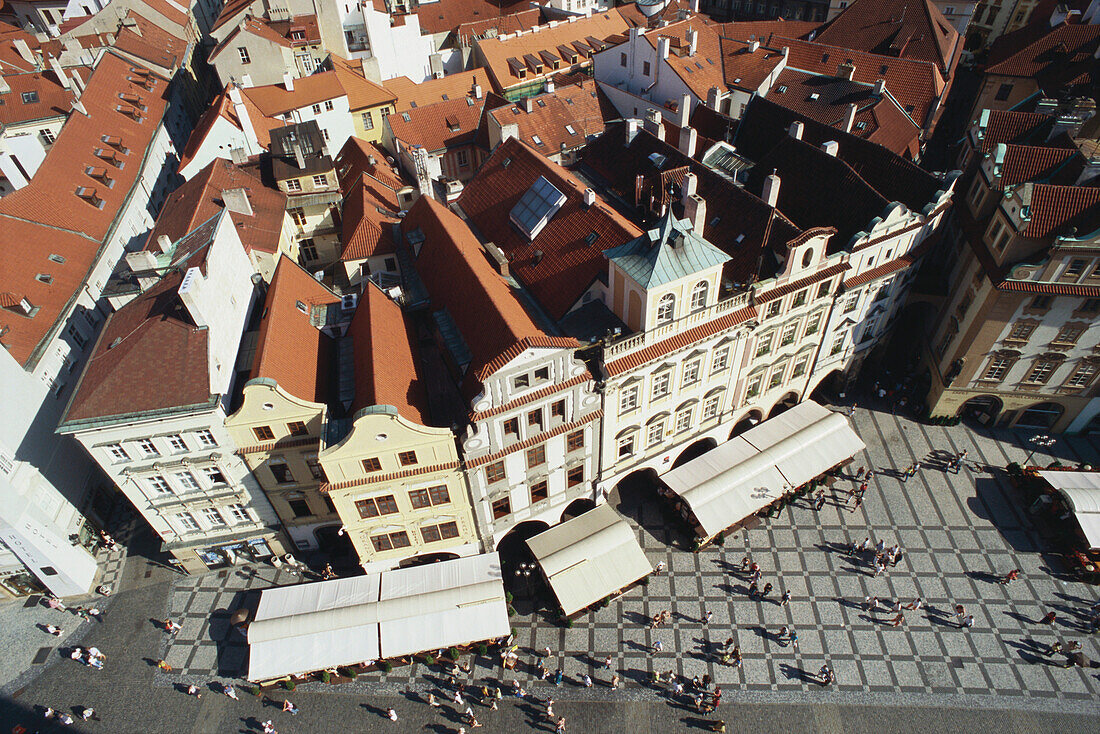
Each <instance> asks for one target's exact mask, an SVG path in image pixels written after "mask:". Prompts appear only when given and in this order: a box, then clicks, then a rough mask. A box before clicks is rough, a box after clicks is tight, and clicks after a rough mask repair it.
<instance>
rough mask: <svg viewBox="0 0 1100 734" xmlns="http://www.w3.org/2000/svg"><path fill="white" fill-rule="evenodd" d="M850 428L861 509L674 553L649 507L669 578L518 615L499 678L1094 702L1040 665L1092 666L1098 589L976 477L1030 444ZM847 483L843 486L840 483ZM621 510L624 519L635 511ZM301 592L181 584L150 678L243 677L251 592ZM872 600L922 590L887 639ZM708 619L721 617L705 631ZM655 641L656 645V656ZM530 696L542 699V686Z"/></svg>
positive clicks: (954, 432) (1012, 500) (810, 514)
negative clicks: (570, 614)
mask: <svg viewBox="0 0 1100 734" xmlns="http://www.w3.org/2000/svg"><path fill="white" fill-rule="evenodd" d="M854 421H855V424H856V428H857V430H858V432H859V434H860V435H861V437H862V438H863V440H864V442H865V443H866V444H867V450H866V452H865V453H864V454H863V455H861V456H859V457H856V459H855V461H854V462H853V464H852V466H853V467H856V466H859V465H864V466H869V467H875V468H876V470H878V471H879V473H878V474H877V475H876V476H875V478H874V479H873V480H872V482H871V488H870V490H869V491H868V492H867V495H866V499H865V502H864V504H863V506H862V507H861V508H860V509H859V510H857V511H856V512H849V511H848V510H847V509H845V508H844V507H843V506H842V503H843V500H844V495H843V492H841V493H837V494H835V495H832V496H830V497H829V501H828V502H827V504H826V506H825V507H824V508H823V509H822V510H821V511H820V512H815V511H814V510H813V509H811V508H810V507H808V506H807V504H806V503H805V502H799V503H796V504H795V505H791V506H788V508H786V509H785V510H784V511H783V512H782V513H781V514H780V515H779V516H778V517H776V518H773V519H769V520H766V521H764V522H763V523H762V524H761V525H760V526H759V527H757V528H755V529H753V530H750V531H746V532H740V533H736V534H734V535H732V536H731V537H729V538H728V539H727V540H726V542H725V545H724V546H723V547H713V548H708V549H705V550H704V551H702V552H700V553H695V554H693V553H689V552H686V551H684V550H680V549H678V548H674V547H672V546H670V541H672V540H673V539H674V534H675V533H674V532H673V530H670V528H668V527H666V526H665V525H664V524H663V522H662V516H661V513H660V510H659V508H658V507H657V506H656V505H653V504H646V505H643V506H642V507H641V509H640V511H639V512H637V513H636V516H637V517H640V519H641V525H640V526H637V523H635V525H636V529H637V533H638V538H639V541H640V542H641V544H642V547H643V548H644V549H645V551H646V554H647V556H648V557H649V559H650V561H651V562H652V563H653V564H654V565H656V563H657V562H658V561H664V562H665V564H666V566H667V569H668V570H667V571H666V572H665V573H663V574H662V575H659V576H654V577H652V578H651V580H650V583H649V584H648V586H645V587H638V588H635V589H633V590H631V591H629V592H627V593H626V594H625V595H624V596H622V597H621V598H620V599H618V600H616V601H614V602H612V603H611V605H610V606H608V607H606V608H604V609H601V610H599V611H597V612H595V613H592V614H589V615H585V616H583V617H581V618H580V619H578V620H577V621H576V622H575V624H574V626H573V627H572V628H570V629H565V628H563V627H560V626H558V625H556V624H554V623H553V622H552V621H551V620H550V618H549V616H548V615H546V614H545V613H543V612H537V613H535V614H529V615H520V616H517V617H514V618H513V620H514V621H513V624H514V627H515V628H516V633H517V643H518V644H519V645H520V646H521V649H522V651H523V657H522V662H521V664H520V666H519V669H518V670H517V671H516V672H511V671H508V672H506V673H505V675H504V676H503V677H504V678H507V679H510V678H514V677H519V678H520V679H521V680H530V679H531V677H532V676H531V675H530V672H531V663H533V661H534V660H535V651H536V650H541V649H542V648H543V647H545V646H549V647H550V648H551V650H553V651H554V656H553V658H552V660H551V661H549V662H548V667H550V668H551V669H552V670H553V669H554V668H557V667H561V668H562V669H564V671H565V674H566V676H567V680H568V682H569V685H566V686H563V687H562V688H561V689H559V690H558V691H555V693H554V695H555V696H559V697H562V698H599V697H601V696H606V695H609V694H610V691H609V690H608V689H607V687H606V685H605V682H606V681H607V680H608V679H609V678H610V675H611V672H612V671H607V670H604V669H599V668H598V667H597V666H596V665H595V664H596V661H598V660H602V659H603V658H604V657H605V656H606V655H608V654H610V655H612V657H613V660H614V663H613V669H614V671H616V672H618V673H619V675H620V676H622V678H623V679H624V683H625V685H624V690H623V691H620V692H618V693H616V694H615V695H616V696H619V697H625V698H628V699H629V698H634V697H639V696H641V695H644V693H645V690H646V688H645V686H644V680H645V678H646V677H647V675H648V673H649V672H650V671H661V672H663V671H667V670H670V669H671V670H675V671H676V672H677V673H678V674H679V675H681V676H686V677H687V678H691V677H693V676H696V675H700V676H701V675H703V674H704V673H707V674H710V675H711V677H712V678H713V679H714V680H715V681H717V682H718V683H719V684H721V685H722V686H723V687H724V688H725V689H726V691H727V693H729V694H734V695H736V692H737V691H748V692H753V691H761V692H792V693H797V692H801V691H805V690H820V689H819V688H818V686H817V684H816V683H815V682H813V681H812V680H811V679H810V678H809V675H811V674H814V673H816V671H817V670H818V669H819V667H820V666H821V664H822V663H823V662H825V661H828V663H829V664H830V665H831V666H832V667H833V669H834V670H835V671H836V674H837V678H838V685H837V687H836V691H837V692H838V693H839V694H844V693H850V694H859V693H893V694H899V693H900V694H925V695H928V694H930V695H937V696H943V695H959V694H962V695H970V694H982V695H990V694H993V695H997V696H1009V697H1016V698H1017V699H1021V697H1032V698H1041V699H1057V698H1061V699H1089V698H1093V697H1095V696H1096V695H1097V694H1098V693H1100V677H1098V676H1097V675H1096V673H1095V672H1094V671H1086V670H1081V669H1064V668H1061V667H1059V666H1056V665H1053V664H1052V663H1054V662H1056V660H1051V659H1048V658H1047V657H1045V656H1044V655H1042V654H1041V651H1042V650H1045V649H1046V647H1047V646H1048V645H1049V644H1050V643H1051V642H1053V641H1054V640H1055V639H1060V640H1062V641H1063V642H1065V641H1068V640H1071V639H1075V640H1080V641H1081V642H1082V644H1083V645H1084V652H1085V654H1086V655H1087V656H1088V657H1090V658H1092V659H1097V658H1100V645H1098V643H1097V641H1096V640H1095V639H1093V638H1090V637H1089V636H1088V635H1086V634H1084V632H1083V631H1082V630H1083V629H1084V627H1083V620H1084V613H1083V612H1084V609H1085V607H1086V606H1087V604H1091V603H1092V602H1093V601H1095V600H1096V598H1097V590H1096V588H1095V587H1092V586H1089V585H1087V584H1083V583H1079V582H1076V581H1072V580H1068V579H1066V578H1064V577H1063V576H1062V573H1061V569H1060V566H1058V565H1057V561H1056V559H1054V558H1052V557H1051V556H1049V555H1045V554H1044V552H1043V551H1044V550H1045V549H1047V548H1049V545H1048V544H1047V543H1046V542H1045V541H1044V540H1043V539H1042V538H1041V537H1040V533H1039V531H1038V530H1037V529H1036V527H1035V526H1034V525H1033V524H1032V523H1031V521H1030V519H1029V516H1028V515H1027V513H1026V512H1025V511H1024V510H1023V508H1022V507H1021V499H1020V497H1019V495H1018V493H1017V492H1016V491H1015V489H1014V488H1013V487H1012V486H1011V485H1010V484H1009V483H1008V481H1007V479H1006V477H1005V475H1004V474H1003V472H1000V471H994V472H990V471H986V470H985V469H984V467H997V468H999V467H1003V466H1004V465H1005V464H1006V463H1008V462H1009V461H1012V460H1016V461H1022V460H1023V459H1024V458H1025V456H1027V454H1028V452H1029V451H1030V449H1031V446H1029V445H1028V444H1027V442H1026V438H1027V435H1026V434H1023V433H1017V432H1008V431H1000V432H989V431H980V432H976V431H974V430H972V429H969V428H967V427H966V426H956V427H950V428H945V427H933V426H923V425H920V424H917V423H914V422H912V421H910V420H908V419H904V418H899V417H897V416H895V415H893V414H891V413H889V412H874V411H868V410H866V409H863V408H860V409H859V410H857V411H856V414H855V416H854ZM963 449H966V450H968V451H969V459H970V462H969V463H968V465H967V466H966V467H965V468H964V469H963V470H962V471H961V472H959V473H958V474H948V473H945V472H944V471H943V468H942V461H941V459H942V458H943V456H945V455H947V454H952V455H953V454H954V453H956V452H958V451H961V450H963ZM937 452H940V453H937ZM1050 457H1056V458H1059V459H1060V460H1062V461H1063V462H1066V463H1069V462H1078V461H1088V462H1092V463H1094V464H1100V453H1098V452H1097V449H1096V447H1095V446H1094V445H1093V444H1092V443H1091V441H1090V440H1089V439H1087V438H1083V437H1063V438H1059V440H1058V442H1057V443H1056V444H1055V445H1054V446H1052V447H1050V448H1047V449H1043V450H1042V451H1041V452H1039V453H1037V454H1036V457H1035V463H1039V462H1042V463H1047V462H1049V461H1050V460H1051V458H1050ZM915 460H919V461H921V462H922V469H921V470H920V471H919V472H918V474H917V475H916V476H915V477H914V478H912V479H910V480H909V481H908V482H907V483H902V482H901V481H900V480H899V479H897V478H894V477H893V476H890V475H889V473H888V470H890V469H892V468H895V467H896V468H904V467H905V466H907V465H908V464H910V463H911V462H912V461H915ZM854 485H855V483H854V482H849V481H846V480H844V481H841V482H839V483H838V485H837V487H838V488H839V489H841V490H843V489H846V488H847V487H849V486H854ZM624 510H625V511H627V512H626V514H627V515H628V516H629V515H630V514H631V513H630V511H629V510H630V508H629V507H624ZM865 536H870V537H871V539H872V541H878V540H879V539H883V540H885V541H886V544H887V545H892V544H893V543H895V542H897V543H900V544H901V546H902V548H903V549H904V551H905V553H904V556H903V558H902V560H901V562H900V563H899V564H898V565H897V566H896V567H895V568H892V569H890V570H889V571H888V572H887V573H886V574H884V575H882V576H879V577H877V578H876V577H874V576H873V574H872V571H871V569H870V568H869V566H868V565H866V564H864V563H862V562H860V561H859V560H854V559H853V558H851V557H849V556H848V555H846V554H845V553H844V552H843V551H841V550H840V548H841V547H842V546H844V545H846V544H848V543H850V542H852V541H860V540H862V539H863V538H864V537H865ZM746 553H748V554H749V555H751V557H752V558H753V560H755V561H756V562H757V563H759V564H760V565H761V567H762V569H763V579H762V581H761V584H763V583H764V582H767V581H771V582H772V583H773V584H774V585H775V590H774V591H773V592H772V594H771V599H770V600H764V601H754V600H750V599H749V598H748V596H747V593H746V592H747V580H746V579H744V578H742V577H741V576H740V574H739V573H736V572H735V570H734V567H735V565H736V564H738V563H739V562H740V560H741V558H742V557H743V556H744V555H746ZM1012 568H1019V569H1020V571H1021V576H1020V580H1019V581H1017V582H1016V583H1013V584H1011V585H1009V586H1002V585H1001V584H999V583H997V577H998V576H1000V575H1003V574H1004V573H1005V572H1007V571H1008V570H1010V569H1012ZM297 581H298V578H297V577H295V576H293V575H291V574H289V573H287V572H285V571H278V572H277V571H276V570H275V569H273V568H270V567H251V568H249V569H230V570H227V571H224V572H218V573H213V574H208V575H205V576H201V577H186V578H181V579H180V580H179V581H177V582H176V584H175V586H174V588H173V591H172V593H171V597H170V599H169V607H168V610H167V611H168V612H169V614H170V616H171V617H172V618H173V619H177V620H179V619H182V620H183V630H182V631H181V632H180V633H178V635H176V636H175V637H174V638H170V637H168V636H167V635H166V636H165V639H164V643H163V644H164V657H165V659H166V660H167V661H168V662H169V663H170V664H171V665H173V666H174V667H175V668H176V670H175V671H173V672H172V673H171V674H166V673H158V675H157V682H158V684H160V685H168V684H171V683H175V682H179V681H198V680H210V679H212V678H221V679H233V678H238V677H240V676H241V675H242V674H243V672H244V670H245V668H246V660H247V645H246V643H245V640H244V638H243V636H242V635H240V633H238V632H236V631H235V630H231V629H230V628H229V623H228V620H229V615H230V613H231V612H232V610H233V609H235V608H236V607H237V606H239V604H240V603H241V602H242V600H243V597H244V593H245V592H246V591H248V590H258V589H262V588H266V587H268V586H272V585H282V584H285V583H295V582H297ZM783 590H789V591H790V592H791V595H792V600H791V603H790V604H789V606H785V607H784V606H780V605H779V603H778V601H779V596H780V594H781V593H782V591H783ZM866 595H874V596H878V597H879V598H881V599H883V600H889V601H890V602H891V603H892V601H893V600H894V599H897V598H900V599H902V600H903V601H905V602H909V601H910V600H912V599H913V598H915V597H918V596H919V597H922V598H923V599H924V600H925V602H926V603H927V604H928V608H926V609H923V610H920V611H919V612H912V611H906V612H905V617H906V624H905V625H904V626H903V627H900V628H893V627H891V626H890V625H889V623H888V620H889V619H890V618H891V617H892V616H893V614H892V612H889V611H887V610H886V609H884V608H880V609H879V610H878V611H876V612H871V613H868V612H865V611H864V610H863V609H862V606H861V603H862V601H863V599H864V597H865V596H866ZM955 604H963V605H965V607H966V609H967V611H968V612H969V613H971V614H973V615H974V618H975V624H974V627H973V628H972V629H969V630H965V629H960V628H958V627H957V626H956V625H955V624H954V620H953V608H954V605H955ZM520 606H521V608H522V604H520ZM665 609H667V610H670V611H672V613H673V617H674V618H673V621H672V622H671V623H670V624H666V625H664V626H662V627H661V628H658V629H655V630H654V629H649V628H648V624H647V622H648V620H649V619H650V618H651V617H652V616H654V615H656V614H657V613H658V612H660V611H661V610H665ZM1050 610H1054V611H1056V612H1057V613H1058V617H1059V619H1058V622H1057V623H1056V624H1055V626H1054V628H1053V629H1052V628H1049V627H1044V626H1041V625H1039V624H1037V621H1038V619H1039V618H1040V617H1042V616H1043V614H1045V613H1046V612H1047V611H1050ZM708 611H709V612H713V618H712V619H711V621H710V623H709V625H706V624H704V623H703V616H704V614H705V613H706V612H708ZM782 625H788V626H791V627H793V628H794V629H795V630H797V632H798V636H799V641H798V647H797V649H795V648H793V647H791V646H789V645H785V644H784V643H783V642H782V641H780V640H778V639H777V638H776V636H775V633H776V632H777V631H778V629H779V628H780V627H781V626H782ZM729 636H733V637H734V638H735V640H736V641H737V644H738V645H740V647H741V651H742V653H743V655H744V665H743V667H742V668H740V669H738V668H733V667H727V666H724V665H721V664H720V663H719V662H718V661H717V660H716V656H715V654H714V653H713V650H714V648H713V647H712V646H711V645H712V643H714V644H717V643H720V642H722V641H724V640H725V639H726V638H727V637H729ZM658 640H659V641H661V643H662V645H663V650H662V651H661V652H655V650H654V643H655V642H657V641H658ZM496 662H497V661H495V660H493V659H491V658H488V657H485V658H479V659H478V660H477V661H476V663H475V664H476V666H477V667H476V668H475V672H474V677H475V678H480V677H483V676H489V675H499V674H500V668H499V666H495V665H494V664H495V663H496ZM584 673H590V674H591V675H592V676H593V678H595V679H596V681H597V686H596V687H595V688H593V689H586V688H583V687H580V686H578V685H576V683H577V681H578V680H579V678H580V677H581V676H582V675H583V674H584ZM425 675H427V676H434V675H437V674H436V673H434V672H431V671H428V670H426V669H425V668H424V667H423V666H422V665H413V666H409V667H403V668H397V669H395V670H394V671H392V672H391V673H390V674H388V675H382V674H380V673H372V674H368V675H364V676H360V678H359V680H357V681H356V682H355V683H354V684H350V686H351V687H350V688H349V687H348V686H342V687H341V688H340V690H341V691H344V692H353V691H354V692H358V691H362V692H365V693H386V692H397V691H402V690H406V689H408V688H410V687H422V686H423V684H424V681H425V677H424V676H425ZM531 685H532V686H533V688H534V690H539V689H540V688H542V687H546V686H549V685H550V684H549V683H532V684H531Z"/></svg>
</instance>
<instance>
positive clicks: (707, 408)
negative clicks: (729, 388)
mask: <svg viewBox="0 0 1100 734" xmlns="http://www.w3.org/2000/svg"><path fill="white" fill-rule="evenodd" d="M721 402H722V396H721V395H711V396H710V397H709V398H707V401H706V402H705V403H703V420H705V421H709V420H710V419H711V418H714V417H716V416H717V415H718V404H719V403H721Z"/></svg>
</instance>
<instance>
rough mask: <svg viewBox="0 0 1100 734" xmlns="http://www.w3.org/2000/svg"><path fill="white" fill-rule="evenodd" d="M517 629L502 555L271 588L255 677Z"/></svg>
mask: <svg viewBox="0 0 1100 734" xmlns="http://www.w3.org/2000/svg"><path fill="white" fill-rule="evenodd" d="M509 632H510V627H509V624H508V608H507V603H506V602H505V599H504V585H503V583H502V582H501V572H500V559H499V557H498V556H497V554H496V553H489V554H485V555H480V556H470V557H467V558H458V559H455V560H452V561H442V562H440V563H432V564H427V565H424V566H416V567H413V568H402V569H395V570H392V571H383V572H382V573H380V574H371V575H368V576H356V577H354V578H349V579H336V580H333V581H320V582H317V583H311V584H298V585H295V586H284V587H280V588H273V589H265V590H264V591H263V592H261V594H260V603H259V605H258V607H257V609H256V618H255V620H254V621H253V622H252V624H250V625H249V627H248V647H249V661H248V679H249V680H252V681H262V680H270V679H272V678H281V677H283V676H286V675H298V674H301V673H308V672H311V671H314V670H324V669H326V668H333V667H336V666H340V665H352V664H355V663H361V662H366V661H373V660H379V659H383V658H392V657H400V656H403V655H410V654H414V653H418V652H423V651H425V650H436V649H440V648H444V647H450V646H452V645H464V644H467V643H470V642H476V641H479V640H487V639H491V638H493V637H502V636H504V635H507V634H508V633H509Z"/></svg>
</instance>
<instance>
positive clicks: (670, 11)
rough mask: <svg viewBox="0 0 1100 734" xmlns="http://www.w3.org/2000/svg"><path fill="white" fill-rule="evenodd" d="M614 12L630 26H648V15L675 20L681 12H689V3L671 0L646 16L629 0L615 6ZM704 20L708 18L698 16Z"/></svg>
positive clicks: (681, 0)
mask: <svg viewBox="0 0 1100 734" xmlns="http://www.w3.org/2000/svg"><path fill="white" fill-rule="evenodd" d="M615 12H617V13H618V14H619V15H621V16H622V18H623V20H625V21H626V23H627V25H628V26H630V27H631V28H648V27H649V24H650V22H651V20H650V17H652V18H656V19H658V20H669V21H676V20H680V19H681V14H689V13H690V12H691V3H689V2H687V0H672V1H671V2H669V3H667V4H666V5H665V6H664V7H663V8H661V9H660V10H659V11H657V13H656V14H655V15H653V16H650V17H647V16H646V15H644V14H643V13H642V11H641V10H638V4H637V2H633V1H629V0H628V2H625V3H623V4H622V5H619V6H617V7H616V8H615ZM700 17H701V18H702V19H703V20H704V21H706V20H709V19H708V18H707V17H706V16H705V15H704V16H700Z"/></svg>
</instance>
